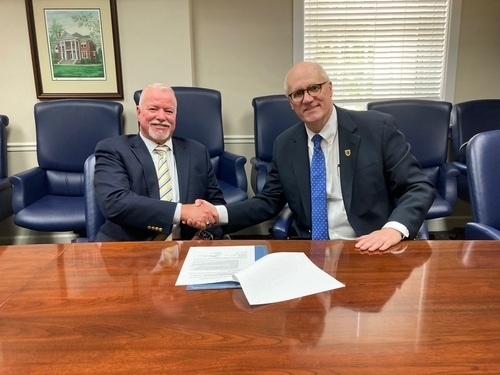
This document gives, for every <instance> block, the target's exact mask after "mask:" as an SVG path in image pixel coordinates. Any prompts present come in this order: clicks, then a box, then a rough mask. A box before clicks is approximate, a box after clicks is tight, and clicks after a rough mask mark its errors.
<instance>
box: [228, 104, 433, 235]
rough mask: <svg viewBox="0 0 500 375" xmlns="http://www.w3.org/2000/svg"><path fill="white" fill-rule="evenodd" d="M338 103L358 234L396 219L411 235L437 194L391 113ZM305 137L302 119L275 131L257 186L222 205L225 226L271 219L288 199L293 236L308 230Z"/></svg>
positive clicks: (345, 187)
mask: <svg viewBox="0 0 500 375" xmlns="http://www.w3.org/2000/svg"><path fill="white" fill-rule="evenodd" d="M336 109H337V118H338V124H339V125H338V126H339V128H338V137H339V155H340V158H339V160H340V180H341V186H342V195H343V198H344V205H345V209H346V212H347V217H348V220H349V223H350V224H351V226H352V228H353V229H354V231H355V232H356V233H357V235H364V234H368V233H370V232H372V231H374V230H378V229H381V228H382V227H383V225H384V224H385V223H386V222H387V221H392V220H394V221H397V222H399V223H401V224H403V225H405V226H406V227H407V228H408V230H409V232H410V238H414V237H415V236H416V235H417V233H418V230H419V228H420V226H421V225H422V222H423V220H424V218H425V215H426V213H427V211H428V210H429V208H430V206H431V204H432V202H433V201H434V199H435V193H434V187H433V185H432V183H431V182H430V181H429V180H428V179H427V177H426V176H425V174H424V172H423V171H422V169H421V168H420V165H419V164H418V162H417V160H416V159H415V157H414V156H413V155H412V154H411V151H410V146H409V144H408V143H407V142H406V141H405V138H404V136H403V134H402V133H401V132H400V131H399V130H398V129H397V126H396V123H395V120H394V118H393V117H392V116H390V115H386V114H383V113H380V112H376V111H350V110H346V109H342V108H339V107H336ZM307 141H308V140H307V133H306V131H305V129H304V124H303V123H299V124H297V125H294V126H293V127H291V128H290V129H288V130H286V131H284V132H283V133H282V134H280V135H279V136H278V137H277V138H276V141H275V143H274V150H273V160H272V168H271V171H270V173H269V175H268V178H267V181H266V184H265V186H264V188H263V190H262V192H261V193H260V194H257V195H256V196H254V197H252V198H251V199H249V200H247V201H244V202H239V203H234V204H230V205H228V206H227V210H228V215H229V224H228V227H227V230H228V231H229V232H233V231H237V230H240V229H243V228H245V227H248V226H252V225H255V224H258V223H261V222H264V221H266V220H270V219H272V218H274V217H275V216H276V215H277V214H278V213H279V212H280V211H281V209H282V208H283V207H284V205H285V204H286V203H288V205H289V207H290V209H291V210H292V212H293V214H294V219H293V223H292V233H291V235H292V236H297V237H300V238H310V237H311V231H310V230H311V190H310V184H309V174H310V165H309V156H308V146H307ZM335 173H336V172H335Z"/></svg>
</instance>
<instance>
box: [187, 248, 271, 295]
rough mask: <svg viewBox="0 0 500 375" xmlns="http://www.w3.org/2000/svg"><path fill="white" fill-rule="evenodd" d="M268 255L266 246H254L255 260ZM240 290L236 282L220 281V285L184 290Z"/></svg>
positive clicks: (196, 286)
mask: <svg viewBox="0 0 500 375" xmlns="http://www.w3.org/2000/svg"><path fill="white" fill-rule="evenodd" d="M267 254H268V250H267V246H266V245H255V260H257V259H260V258H262V257H263V256H264V255H267ZM236 288H241V286H240V283H239V282H237V281H222V282H220V283H208V284H195V285H187V286H186V290H207V289H236Z"/></svg>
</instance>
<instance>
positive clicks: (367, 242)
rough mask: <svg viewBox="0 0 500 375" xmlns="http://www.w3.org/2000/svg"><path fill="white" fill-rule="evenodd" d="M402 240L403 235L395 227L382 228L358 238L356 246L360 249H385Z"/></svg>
mask: <svg viewBox="0 0 500 375" xmlns="http://www.w3.org/2000/svg"><path fill="white" fill-rule="evenodd" d="M401 240H402V235H401V232H399V231H398V230H396V229H393V228H382V229H380V230H376V231H374V232H371V233H370V234H366V235H364V236H360V237H358V238H356V241H357V242H356V245H355V247H356V248H357V249H360V250H369V251H375V250H382V251H383V250H387V249H388V248H390V247H391V246H394V245H396V244H397V243H399V242H401Z"/></svg>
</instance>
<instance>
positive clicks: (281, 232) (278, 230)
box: [273, 205, 293, 240]
mask: <svg viewBox="0 0 500 375" xmlns="http://www.w3.org/2000/svg"><path fill="white" fill-rule="evenodd" d="M292 220H293V213H292V210H290V208H289V207H288V205H286V206H285V207H283V209H282V210H281V212H280V213H279V215H278V217H277V218H276V220H275V221H274V225H273V237H274V238H275V239H277V240H286V239H288V232H289V231H290V226H291V225H292Z"/></svg>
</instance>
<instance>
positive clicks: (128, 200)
mask: <svg viewBox="0 0 500 375" xmlns="http://www.w3.org/2000/svg"><path fill="white" fill-rule="evenodd" d="M172 141H173V149H174V155H175V161H176V165H177V175H178V176H177V177H178V181H179V193H180V202H181V203H186V204H187V203H194V201H195V200H196V199H198V198H201V199H205V200H207V201H209V202H212V203H213V204H225V201H224V197H223V195H222V192H221V190H220V189H219V186H218V184H217V179H216V176H215V173H214V170H213V168H212V164H211V162H210V156H209V154H208V151H207V149H206V148H205V147H204V146H203V145H202V144H200V143H198V142H196V141H193V140H190V139H186V138H177V137H173V138H172ZM95 156H96V167H95V180H94V185H95V189H96V196H97V201H98V203H99V207H100V209H101V211H102V213H103V214H104V216H105V218H106V222H105V223H104V224H103V226H102V227H101V229H100V230H99V233H98V235H97V236H96V241H144V240H150V239H152V238H153V237H154V236H155V235H156V234H158V233H159V232H161V233H164V234H167V235H168V234H170V233H171V231H172V224H173V217H174V212H175V207H176V204H175V203H173V202H165V201H161V200H160V195H159V194H160V193H159V188H158V179H157V176H156V169H155V166H154V163H153V160H152V158H151V155H150V153H149V151H148V149H147V147H146V145H145V144H144V142H143V140H142V139H141V137H140V136H139V135H138V134H137V135H122V136H118V137H113V138H108V139H105V140H102V141H101V142H99V143H98V144H97V146H96V149H95ZM211 231H212V232H213V233H214V234H216V235H218V236H222V230H221V228H220V227H214V228H211ZM195 232H196V229H193V228H191V227H188V226H185V225H181V237H182V239H190V238H192V237H193V235H194V233H195Z"/></svg>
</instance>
